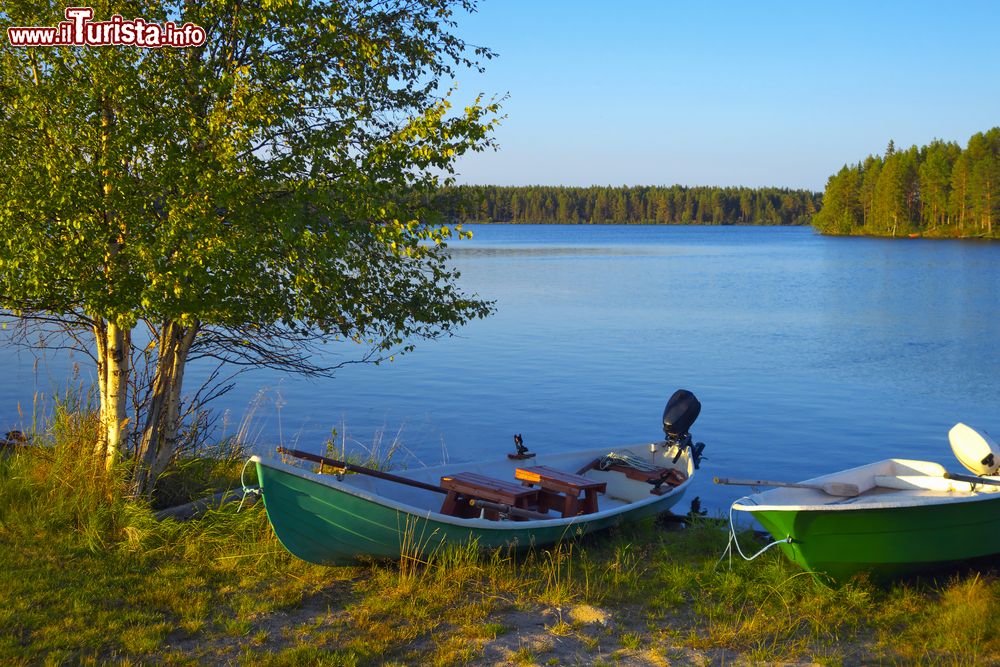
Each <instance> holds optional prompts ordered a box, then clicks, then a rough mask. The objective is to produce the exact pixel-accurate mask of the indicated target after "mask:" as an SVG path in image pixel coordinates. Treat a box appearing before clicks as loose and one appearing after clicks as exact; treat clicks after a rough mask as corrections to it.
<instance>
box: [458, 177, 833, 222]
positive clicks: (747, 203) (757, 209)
mask: <svg viewBox="0 0 1000 667" xmlns="http://www.w3.org/2000/svg"><path fill="white" fill-rule="evenodd" d="M445 194H446V197H445V201H446V202H447V203H445V205H444V207H443V208H444V209H445V213H446V215H447V216H448V218H449V219H450V220H452V221H455V222H508V223H556V224H661V225H684V224H701V225H807V224H809V221H810V219H811V218H812V216H813V215H814V214H815V213H816V211H818V210H819V207H820V201H821V196H820V194H819V193H817V192H810V191H808V190H789V189H784V188H719V187H690V188H689V187H684V186H680V185H673V186H669V187H659V186H640V187H586V188H582V187H555V186H537V185H529V186H492V185H460V186H455V187H453V188H450V189H449V190H448V191H447V192H446V193H445Z"/></svg>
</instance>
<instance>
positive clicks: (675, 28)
mask: <svg viewBox="0 0 1000 667" xmlns="http://www.w3.org/2000/svg"><path fill="white" fill-rule="evenodd" d="M458 20H459V28H458V32H459V34H460V35H462V36H463V37H464V38H465V39H466V40H467V41H469V42H470V43H473V44H482V45H485V46H489V47H491V48H492V49H493V50H494V51H497V52H498V53H499V58H497V59H495V60H493V61H491V62H489V63H488V64H487V72H486V74H485V75H478V74H475V73H464V74H463V75H462V76H461V77H460V79H459V81H458V84H459V90H458V93H457V97H456V101H457V102H467V101H469V100H470V99H471V98H472V97H473V96H474V94H475V93H477V92H480V91H483V92H486V93H499V94H504V93H509V94H510V99H509V100H508V101H507V102H506V103H505V105H504V112H505V113H506V114H507V115H508V118H507V119H506V120H505V121H504V123H503V125H502V127H501V128H500V129H499V131H498V132H497V134H496V138H497V139H498V141H499V143H500V147H501V148H500V151H499V152H496V153H494V152H486V153H481V154H476V155H473V156H469V157H465V158H463V159H462V160H461V162H460V163H459V165H458V169H459V174H458V177H457V180H458V182H459V183H481V184H487V183H489V184H498V185H528V184H549V185H592V184H597V185H640V184H641V185H670V184H674V183H679V184H682V185H745V186H751V187H756V186H770V185H774V186H783V187H795V188H811V189H815V190H822V189H823V187H824V186H825V184H826V179H827V177H828V176H829V175H830V174H832V173H833V172H835V171H837V170H838V169H839V168H840V167H841V166H842V165H843V164H845V163H854V162H857V161H859V160H861V159H863V158H864V157H865V156H866V155H868V154H869V153H882V152H883V151H884V150H885V146H886V144H887V142H888V140H889V139H893V140H894V141H895V143H896V145H897V146H899V147H906V146H910V145H912V144H917V145H923V144H926V143H929V142H930V141H931V140H932V139H935V138H940V139H945V140H952V141H958V142H959V143H960V144H961V145H962V146H964V145H965V143H966V141H967V140H968V138H969V136H970V135H972V134H973V133H975V132H980V131H985V130H987V129H989V128H991V127H993V126H996V125H1000V33H998V32H997V30H998V28H997V27H998V26H1000V2H958V3H951V2H948V3H946V2H879V1H870V2H845V1H842V0H838V1H837V2H822V3H820V2H807V1H805V0H800V1H799V2H748V1H746V0H744V1H742V2H697V1H691V2H681V1H680V0H677V1H669V0H662V1H657V0H617V1H614V2H612V1H610V0H608V1H604V2H597V1H591V0H575V1H570V0H481V4H480V8H479V11H478V13H476V14H473V15H471V16H470V15H464V14H463V15H461V16H459V17H458Z"/></svg>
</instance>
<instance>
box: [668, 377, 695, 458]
mask: <svg viewBox="0 0 1000 667" xmlns="http://www.w3.org/2000/svg"><path fill="white" fill-rule="evenodd" d="M699 414H701V402H700V401H699V400H698V399H697V398H695V395H694V394H692V393H691V392H690V391H688V390H687V389H678V390H677V391H675V392H674V394H673V396H671V397H670V400H669V401H667V406H666V407H665V408H663V433H664V434H665V435H666V436H667V443H668V444H671V445H677V455H676V456H674V463H676V462H677V461H678V460H679V459H680V458H681V454H683V453H684V450H685V449H687V448H689V449H690V450H691V458H692V460H693V461H694V467H695V468H698V466H699V464H700V463H701V453H702V451H704V449H705V443H703V442H699V443H693V442H692V440H691V433H689V431H690V429H691V425H692V424H694V422H695V420H696V419H698V415H699Z"/></svg>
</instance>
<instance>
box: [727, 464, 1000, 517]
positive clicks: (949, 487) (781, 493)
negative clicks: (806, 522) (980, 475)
mask: <svg viewBox="0 0 1000 667" xmlns="http://www.w3.org/2000/svg"><path fill="white" fill-rule="evenodd" d="M945 472H946V470H945V468H944V466H942V465H940V464H938V463H933V462H930V461H914V460H910V459H886V460H884V461H877V462H875V463H869V464H868V465H863V466H859V467H857V468H851V469H849V470H843V471H840V472H836V473H832V474H829V475H823V476H822V477H815V478H813V479H808V480H804V481H803V482H801V484H808V485H814V486H816V487H818V488H784V487H783V488H775V489H770V490H767V491H760V492H757V493H754V494H752V495H748V496H745V497H743V498H740V499H739V500H737V501H736V502H735V503H734V504H733V509H736V510H743V511H747V512H755V511H761V510H770V509H775V510H858V509H877V508H895V507H907V506H913V505H933V504H941V503H952V502H970V501H976V500H987V499H991V498H996V497H997V494H998V493H1000V486H994V485H990V484H986V483H975V484H973V483H970V482H966V481H957V480H951V479H947V478H946V477H945V476H944V474H945ZM984 479H987V480H997V481H1000V477H996V476H994V477H985V478H984ZM831 482H836V483H843V484H852V485H855V486H857V488H858V491H859V493H858V495H856V496H848V497H844V496H834V495H830V494H828V493H825V492H824V491H823V490H822V486H823V485H824V484H829V483H831Z"/></svg>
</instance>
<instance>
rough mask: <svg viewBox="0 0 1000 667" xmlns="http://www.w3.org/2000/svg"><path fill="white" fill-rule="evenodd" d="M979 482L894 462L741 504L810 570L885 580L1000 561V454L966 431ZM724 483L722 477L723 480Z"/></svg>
mask: <svg viewBox="0 0 1000 667" xmlns="http://www.w3.org/2000/svg"><path fill="white" fill-rule="evenodd" d="M949 436H950V439H951V443H952V448H953V450H954V451H955V453H956V455H957V456H958V458H959V460H960V461H961V462H962V463H963V464H965V465H966V467H968V468H969V469H970V471H972V472H973V473H975V474H976V475H978V476H969V475H955V474H950V473H947V472H946V470H945V468H944V467H943V466H941V465H940V464H937V463H932V462H928V461H913V460H907V459H887V460H884V461H879V462H876V463H871V464H868V465H864V466H860V467H858V468H852V469H850V470H845V471H842V472H837V473H833V474H830V475H825V476H822V477H816V478H814V479H809V480H805V481H804V482H799V483H797V484H796V485H795V486H790V485H780V486H779V483H768V482H759V483H751V482H743V483H747V484H754V485H756V484H760V485H761V486H765V485H776V486H779V488H775V489H771V490H768V491H764V492H761V493H755V494H753V495H750V496H746V497H744V498H741V499H739V500H737V501H736V502H735V503H734V504H733V509H734V510H737V511H740V512H747V513H749V514H751V515H752V516H753V517H754V518H755V519H757V521H759V522H760V523H761V525H763V526H764V528H766V529H767V530H768V532H770V533H771V535H772V536H773V537H774V539H775V540H776V541H778V543H779V547H780V549H781V550H782V551H783V552H784V554H785V556H787V557H788V559H789V560H791V561H792V562H793V563H795V564H797V565H799V566H800V567H802V568H803V569H804V570H806V571H809V572H813V573H816V574H819V575H825V576H827V577H829V578H831V579H833V580H834V581H844V580H846V579H848V578H850V577H851V576H852V575H854V574H856V573H859V572H867V573H869V574H870V575H871V576H872V578H874V579H878V580H885V579H890V578H894V577H898V576H903V575H907V574H911V573H916V572H924V571H930V570H934V569H939V568H943V567H950V566H955V565H960V564H963V563H966V562H968V561H970V560H973V559H983V558H989V557H993V556H997V555H1000V477H997V476H996V473H997V470H998V468H1000V448H998V447H997V445H996V443H995V442H993V441H992V439H990V437H989V436H988V435H987V434H986V433H984V432H981V431H977V430H975V429H973V428H970V427H968V426H966V425H964V424H957V425H956V426H955V427H954V428H953V429H952V430H951V432H950V433H949ZM720 481H722V480H720Z"/></svg>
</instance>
